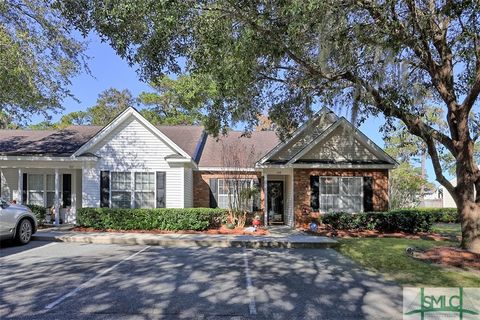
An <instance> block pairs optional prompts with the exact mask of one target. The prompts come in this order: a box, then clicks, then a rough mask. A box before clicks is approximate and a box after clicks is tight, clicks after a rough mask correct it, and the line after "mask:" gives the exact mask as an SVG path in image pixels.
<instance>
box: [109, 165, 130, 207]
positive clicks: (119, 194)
mask: <svg viewBox="0 0 480 320" xmlns="http://www.w3.org/2000/svg"><path fill="white" fill-rule="evenodd" d="M111 174H112V177H111V178H112V187H111V197H112V199H111V206H112V208H130V206H131V200H132V175H131V173H130V172H112V173H111Z"/></svg>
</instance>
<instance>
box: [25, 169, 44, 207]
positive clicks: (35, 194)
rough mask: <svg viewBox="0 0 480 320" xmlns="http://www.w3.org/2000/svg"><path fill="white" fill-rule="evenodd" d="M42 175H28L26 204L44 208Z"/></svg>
mask: <svg viewBox="0 0 480 320" xmlns="http://www.w3.org/2000/svg"><path fill="white" fill-rule="evenodd" d="M43 190H44V186H43V174H29V175H28V204H36V205H39V206H44V205H45V203H44V195H43Z"/></svg>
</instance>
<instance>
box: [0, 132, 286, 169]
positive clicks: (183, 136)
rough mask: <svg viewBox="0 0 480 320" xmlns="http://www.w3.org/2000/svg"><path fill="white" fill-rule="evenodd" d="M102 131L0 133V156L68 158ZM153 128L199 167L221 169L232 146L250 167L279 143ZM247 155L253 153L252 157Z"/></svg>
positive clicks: (267, 135) (270, 137) (269, 135)
mask: <svg viewBox="0 0 480 320" xmlns="http://www.w3.org/2000/svg"><path fill="white" fill-rule="evenodd" d="M102 128H103V127H100V126H69V127H67V128H65V129H62V130H0V155H48V156H70V155H72V154H73V153H74V152H75V151H77V150H78V149H79V148H80V147H81V146H82V145H83V144H85V143H86V142H88V140H90V139H91V138H92V137H93V136H94V135H95V134H97V133H98V132H99V131H100V130H101V129H102ZM157 128H158V129H159V130H160V131H162V132H163V133H164V134H165V135H166V136H167V137H168V138H169V139H171V140H172V141H173V142H174V143H175V144H177V145H178V146H179V147H180V148H182V149H183V150H184V151H185V152H187V153H188V154H189V155H190V156H191V157H192V158H194V160H196V161H198V163H199V165H200V166H203V167H222V166H224V160H223V159H224V158H222V152H223V151H224V150H228V151H229V152H230V151H232V150H233V149H232V148H235V147H236V146H241V147H240V149H241V151H242V152H241V153H242V154H241V155H242V156H245V157H249V159H241V160H242V163H247V162H248V161H250V163H251V165H252V166H253V164H254V163H255V162H256V161H257V160H259V159H260V158H261V157H262V156H263V155H265V154H266V153H267V152H268V151H270V150H271V149H272V148H273V147H275V146H276V145H277V143H278V142H279V140H278V138H277V136H276V134H275V133H274V132H273V131H260V132H252V134H251V137H250V138H249V137H241V135H242V132H239V131H230V132H229V134H228V135H227V136H221V137H220V138H219V140H217V139H216V138H213V137H212V136H207V137H205V136H204V133H203V128H202V127H201V126H158V127H157ZM245 150H247V151H248V152H244V151H245ZM250 151H252V152H253V153H254V156H253V157H252V153H251V152H250ZM198 152H200V153H198ZM197 155H198V156H197ZM196 156H197V159H195V157H196ZM247 160H248V161H247ZM249 165H250V164H249Z"/></svg>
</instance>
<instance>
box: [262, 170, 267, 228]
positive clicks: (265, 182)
mask: <svg viewBox="0 0 480 320" xmlns="http://www.w3.org/2000/svg"><path fill="white" fill-rule="evenodd" d="M267 185H268V177H267V174H266V173H265V175H264V178H263V201H264V204H263V210H264V221H265V226H267V225H268V199H267V198H268V190H267Z"/></svg>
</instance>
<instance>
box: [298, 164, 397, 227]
mask: <svg viewBox="0 0 480 320" xmlns="http://www.w3.org/2000/svg"><path fill="white" fill-rule="evenodd" d="M293 175H294V176H293V184H294V196H293V204H294V212H295V224H296V225H297V226H302V225H304V224H305V223H308V222H309V221H308V220H309V212H310V176H341V177H372V178H373V199H372V200H373V210H374V211H386V210H388V170H366V169H360V170H358V169H355V170H354V169H342V170H331V169H295V170H294V172H293Z"/></svg>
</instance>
